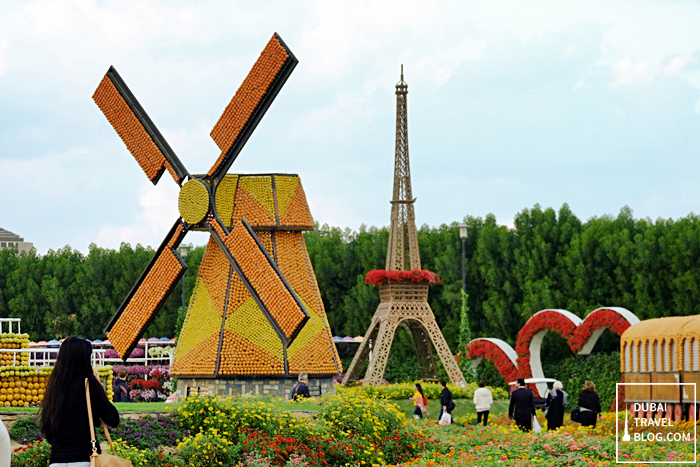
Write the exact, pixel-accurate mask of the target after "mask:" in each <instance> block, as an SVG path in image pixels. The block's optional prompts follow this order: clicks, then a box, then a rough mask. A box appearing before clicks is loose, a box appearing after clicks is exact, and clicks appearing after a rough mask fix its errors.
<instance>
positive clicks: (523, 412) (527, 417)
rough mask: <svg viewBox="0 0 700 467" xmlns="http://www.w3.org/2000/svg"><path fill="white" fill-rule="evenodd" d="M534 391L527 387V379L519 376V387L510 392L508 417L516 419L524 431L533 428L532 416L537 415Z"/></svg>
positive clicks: (516, 422)
mask: <svg viewBox="0 0 700 467" xmlns="http://www.w3.org/2000/svg"><path fill="white" fill-rule="evenodd" d="M533 398H534V395H533V394H532V391H531V390H529V389H527V388H526V387H525V379H523V378H518V389H516V390H515V391H513V392H512V393H511V394H510V405H509V406H508V418H510V419H515V424H516V425H517V426H518V428H520V430H522V431H530V430H532V416H533V415H535V403H534V401H533Z"/></svg>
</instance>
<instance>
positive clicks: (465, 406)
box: [0, 399, 508, 420]
mask: <svg viewBox="0 0 700 467" xmlns="http://www.w3.org/2000/svg"><path fill="white" fill-rule="evenodd" d="M265 402H267V403H269V404H272V405H273V406H274V407H275V408H276V409H278V410H289V411H291V410H299V411H312V412H315V411H318V409H319V406H318V403H313V402H310V403H305V404H298V403H295V402H288V401H280V400H266V401H265ZM389 402H392V403H394V404H398V406H399V407H401V410H402V411H403V412H404V413H405V414H406V416H407V417H409V418H410V417H411V414H412V413H413V408H414V407H413V401H411V400H408V399H406V400H390V401H389ZM181 405H182V403H177V404H172V403H168V404H166V403H165V402H144V403H129V402H115V403H114V406H115V407H116V408H117V410H118V411H119V413H120V414H124V413H147V412H168V410H169V409H170V410H176V409H177V408H178V407H179V406H181ZM455 405H456V407H455V410H454V412H452V416H453V417H463V416H465V415H469V414H475V413H476V410H475V409H474V403H473V402H472V401H470V400H468V399H455ZM38 410H39V409H38V407H2V408H0V413H13V414H14V413H36V412H38ZM501 413H508V400H497V401H494V403H493V405H492V406H491V411H490V415H498V414H501ZM438 415H440V403H439V402H438V401H435V400H431V401H430V403H429V404H428V415H423V416H424V417H425V418H428V419H431V420H437V417H438Z"/></svg>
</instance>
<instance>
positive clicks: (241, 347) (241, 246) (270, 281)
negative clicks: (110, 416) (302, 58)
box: [93, 34, 341, 377]
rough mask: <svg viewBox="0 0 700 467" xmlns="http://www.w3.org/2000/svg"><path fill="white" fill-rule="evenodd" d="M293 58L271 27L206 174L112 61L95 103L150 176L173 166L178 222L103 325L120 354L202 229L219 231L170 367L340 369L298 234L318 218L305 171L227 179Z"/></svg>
mask: <svg viewBox="0 0 700 467" xmlns="http://www.w3.org/2000/svg"><path fill="white" fill-rule="evenodd" d="M297 63H298V60H297V59H296V57H295V56H294V55H293V54H292V52H291V51H290V50H289V48H288V47H287V46H286V45H285V43H284V42H283V41H282V39H281V38H280V37H279V36H278V35H277V34H275V35H274V36H273V37H272V38H271V39H270V41H269V42H268V43H267V46H266V47H265V49H264V50H263V52H262V53H261V54H260V57H259V58H258V60H257V61H256V63H255V64H254V65H253V68H252V69H251V70H250V72H249V73H248V75H247V77H246V78H245V80H244V81H243V83H242V84H241V86H240V88H239V89H238V91H237V92H236V94H235V95H234V97H233V99H232V100H231V102H230V103H229V104H228V105H227V106H226V108H225V110H224V112H223V114H222V115H221V117H220V118H219V120H218V122H217V123H216V125H215V126H214V128H213V130H212V131H211V136H212V138H213V139H214V141H215V142H216V144H217V145H218V146H219V148H220V149H221V154H220V155H219V157H218V158H217V159H216V161H215V162H214V165H213V166H212V167H211V168H210V169H209V171H208V172H207V173H206V174H204V175H192V174H190V173H189V172H188V171H187V169H186V168H185V167H184V165H183V164H182V162H180V160H179V159H178V158H177V156H176V155H175V153H174V152H173V150H172V149H171V148H170V146H169V145H168V143H167V142H166V141H165V139H164V138H163V136H162V135H161V134H160V132H159V131H158V129H157V128H156V127H155V125H154V124H153V122H152V121H151V120H150V118H149V117H148V115H147V114H146V112H145V111H144V110H143V108H142V107H141V106H140V104H139V103H138V101H137V100H136V98H135V97H134V95H133V94H132V93H131V91H130V90H129V88H128V87H127V86H126V84H125V83H124V81H123V80H122V78H121V77H120V76H119V74H118V73H117V71H116V70H115V69H114V68H113V67H110V69H109V71H108V72H107V74H106V75H105V77H104V78H103V79H102V82H101V83H100V85H99V86H98V88H97V90H96V91H95V94H94V95H93V99H94V100H95V103H96V104H97V105H98V106H99V108H100V109H101V110H102V112H103V113H104V115H105V116H106V117H107V120H109V122H110V123H111V124H112V126H113V127H114V129H115V130H116V131H117V133H118V134H119V136H120V137H121V139H122V141H123V142H124V144H125V145H126V147H127V148H128V149H129V151H130V152H131V154H132V155H133V156H134V158H135V159H136V161H137V162H138V163H139V165H140V166H141V168H142V169H143V171H144V172H145V173H146V176H147V177H148V179H149V180H150V181H151V182H153V184H156V183H158V180H159V179H160V177H161V175H162V174H163V173H164V172H165V171H166V170H167V172H168V173H169V174H170V175H171V176H172V178H173V180H174V181H175V183H177V184H178V185H179V186H180V193H179V196H178V209H179V214H180V217H179V218H178V219H177V220H176V221H175V224H174V225H173V227H172V228H171V229H170V232H169V233H168V234H167V235H166V237H165V239H164V240H163V243H162V244H161V245H160V247H159V248H158V250H157V252H156V254H155V256H154V258H153V260H152V261H151V262H150V263H149V264H148V266H147V267H146V269H145V270H144V271H143V273H142V275H141V277H140V278H139V279H138V281H137V283H136V285H135V286H134V287H133V289H132V290H131V291H130V292H129V294H128V295H127V297H126V299H125V300H124V302H123V303H122V305H121V306H120V307H119V309H118V310H117V312H116V314H115V315H114V317H113V318H112V321H111V322H110V323H109V325H108V326H107V328H106V332H107V335H108V337H109V339H110V341H111V343H112V345H113V346H114V348H115V350H116V351H117V352H118V353H119V355H120V356H121V357H122V358H123V359H125V358H126V357H127V356H128V355H129V354H130V352H131V350H133V348H134V347H135V346H136V345H137V343H138V340H139V339H140V337H141V336H142V335H143V333H144V331H145V330H146V328H147V327H148V325H149V324H150V323H151V321H152V320H153V319H154V318H155V316H156V314H157V312H158V310H159V308H160V307H161V306H162V305H163V303H164V302H165V300H166V298H167V297H168V294H169V293H170V292H171V290H172V289H173V288H174V287H175V284H176V283H177V281H178V279H179V278H180V277H181V276H182V275H183V274H184V271H185V269H186V265H185V263H184V261H183V260H182V258H181V257H180V256H179V255H178V254H177V247H178V245H179V244H180V243H181V242H182V240H183V238H184V237H185V235H186V234H187V233H188V232H189V231H190V230H200V231H208V232H210V234H211V235H210V240H209V243H208V245H207V249H206V252H205V255H204V258H203V260H202V264H201V265H200V272H199V276H198V278H197V285H196V287H195V290H194V293H193V296H192V300H191V302H190V307H189V309H188V314H187V317H186V318H185V323H184V324H183V328H182V331H181V335H180V338H179V340H178V348H177V350H176V360H175V365H174V368H173V373H174V374H180V375H191V376H196V375H201V376H206V377H212V376H215V377H217V376H221V375H240V374H289V372H290V371H294V370H296V371H299V370H298V368H297V367H299V368H302V369H303V370H304V371H308V372H309V373H310V374H313V373H317V374H319V373H325V374H337V373H339V372H340V371H341V369H340V367H339V363H338V362H339V359H338V356H337V352H336V350H335V346H334V345H333V343H332V338H331V333H330V328H329V327H328V324H327V319H326V316H325V312H324V310H323V305H322V303H321V301H320V294H319V293H318V287H317V284H316V279H315V277H314V275H313V270H312V269H311V268H310V261H308V255H307V253H306V246H305V244H304V240H303V237H302V236H301V231H302V230H310V229H313V227H314V222H313V219H312V218H311V214H310V211H309V209H308V205H307V203H306V197H305V195H304V191H303V189H302V187H301V182H300V180H299V177H298V176H296V175H284V174H263V175H233V174H227V172H228V170H229V168H230V167H231V165H232V164H233V162H234V161H235V159H236V157H237V156H238V154H239V153H240V152H241V150H242V148H243V146H244V145H245V143H246V141H247V140H248V138H250V136H251V134H252V133H253V131H254V130H255V128H256V127H257V125H258V123H259V122H260V120H261V118H262V117H263V115H264V114H265V112H266V111H267V109H268V108H269V107H270V105H271V104H272V101H273V100H274V99H275V97H276V96H277V94H278V93H279V91H280V89H281V88H282V86H283V85H284V83H285V82H286V80H287V78H288V77H289V75H290V74H291V72H292V71H293V69H294V67H295V66H296V64H297ZM326 335H327V339H325V340H324V337H325V336H326ZM326 340H327V341H328V344H326V343H325V341H326ZM301 350H304V352H301ZM299 353H303V354H304V355H305V357H304V358H302V357H298V358H297V360H294V357H295V356H296V355H297V354H299ZM314 370H316V371H314Z"/></svg>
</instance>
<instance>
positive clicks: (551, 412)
mask: <svg viewBox="0 0 700 467" xmlns="http://www.w3.org/2000/svg"><path fill="white" fill-rule="evenodd" d="M563 388H564V386H563V385H562V384H561V381H555V382H554V385H553V387H552V390H551V391H549V394H547V401H546V402H545V411H544V417H545V418H546V419H547V430H550V431H554V430H556V429H557V428H559V427H560V426H562V425H563V424H564V407H566V402H567V399H568V397H569V395H568V394H567V393H566V392H565V391H564V389H563Z"/></svg>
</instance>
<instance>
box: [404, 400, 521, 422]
mask: <svg viewBox="0 0 700 467" xmlns="http://www.w3.org/2000/svg"><path fill="white" fill-rule="evenodd" d="M391 402H394V403H395V404H398V405H399V407H401V410H402V411H403V412H404V413H405V414H406V416H407V417H409V418H410V417H411V414H412V413H413V409H414V408H415V407H414V406H413V401H410V400H408V399H407V400H400V401H396V400H395V401H391ZM508 404H509V401H508V400H496V401H493V405H492V406H491V410H490V411H489V417H490V416H492V415H498V414H501V413H508ZM473 414H476V409H475V408H474V403H473V402H472V401H470V400H468V399H455V409H454V411H453V412H452V416H453V417H455V418H457V417H464V416H465V415H473ZM438 415H440V402H439V401H434V400H431V401H430V403H429V404H428V415H425V414H423V417H424V418H427V419H430V420H437V418H438Z"/></svg>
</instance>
